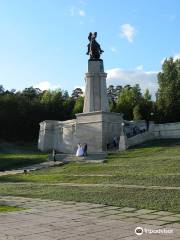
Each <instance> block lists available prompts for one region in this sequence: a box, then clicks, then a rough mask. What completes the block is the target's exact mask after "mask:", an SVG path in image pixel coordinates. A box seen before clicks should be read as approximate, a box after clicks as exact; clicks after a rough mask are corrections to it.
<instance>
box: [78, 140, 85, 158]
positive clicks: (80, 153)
mask: <svg viewBox="0 0 180 240" xmlns="http://www.w3.org/2000/svg"><path fill="white" fill-rule="evenodd" d="M83 154H84V150H83V147H82V145H81V144H80V143H78V146H77V151H76V157H82V156H83Z"/></svg>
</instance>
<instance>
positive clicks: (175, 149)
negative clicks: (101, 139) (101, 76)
mask: <svg viewBox="0 0 180 240" xmlns="http://www.w3.org/2000/svg"><path fill="white" fill-rule="evenodd" d="M0 182H1V186H0V194H4V195H6V194H10V195H15V196H27V197H40V198H49V199H59V200H63V201H67V200H68V201H69V200H73V201H85V202H93V203H102V204H108V205H115V206H129V207H136V208H147V209H157V210H169V211H174V212H178V211H180V201H179V199H180V190H179V189H147V188H133V187H131V188H126V187H125V186H124V187H117V186H112V187H110V186H108V185H107V184H120V185H139V186H161V187H165V186H167V187H180V140H179V139H176V140H168V139H166V140H161V141H151V142H148V143H145V144H143V145H141V146H138V147H136V148H132V149H129V150H127V151H125V152H120V153H112V154H109V156H108V161H107V163H104V164H98V163H91V164H88V163H69V164H67V165H64V166H61V167H54V168H49V169H44V170H39V171H36V172H31V173H29V174H28V175H23V174H18V175H14V176H12V175H9V176H1V177H0ZM14 182H16V183H17V184H16V185H15V184H11V183H14ZM23 182H29V183H32V184H28V185H27V184H23ZM3 183H4V184H3ZM19 183H21V184H19ZM40 183H43V184H44V185H43V186H42V185H40ZM52 183H78V184H82V185H81V186H76V187H72V186H68V187H65V186H57V185H56V186H53V185H50V184H52ZM85 183H88V184H92V186H89V187H87V186H85V185H84V186H83V184H85ZM95 183H101V184H103V186H95V185H94V186H93V184H95ZM48 184H49V185H48Z"/></svg>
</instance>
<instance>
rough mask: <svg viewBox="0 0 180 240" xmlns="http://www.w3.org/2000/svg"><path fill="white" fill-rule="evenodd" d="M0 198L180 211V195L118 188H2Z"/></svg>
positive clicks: (166, 191)
mask: <svg viewBox="0 0 180 240" xmlns="http://www.w3.org/2000/svg"><path fill="white" fill-rule="evenodd" d="M0 194H1V195H3V194H5V195H7V194H8V195H12V196H22V197H32V198H42V199H53V200H61V201H76V202H90V203H100V204H106V205H112V206H119V207H134V208H137V209H141V208H147V209H156V210H166V211H171V212H179V211H180V202H179V199H180V191H178V190H157V189H153V190H151V189H135V188H118V187H106V186H104V187H86V186H81V187H72V186H68V187H63V186H52V185H51V186H50V185H43V186H41V185H38V184H35V185H23V184H22V185H13V184H3V185H0Z"/></svg>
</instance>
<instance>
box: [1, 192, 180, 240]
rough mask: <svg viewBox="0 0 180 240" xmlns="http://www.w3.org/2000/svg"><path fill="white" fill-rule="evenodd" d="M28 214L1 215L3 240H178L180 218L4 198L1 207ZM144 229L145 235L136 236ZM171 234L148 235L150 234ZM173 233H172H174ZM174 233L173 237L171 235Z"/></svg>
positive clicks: (177, 216)
mask: <svg viewBox="0 0 180 240" xmlns="http://www.w3.org/2000/svg"><path fill="white" fill-rule="evenodd" d="M2 204H9V205H15V206H20V207H24V208H27V209H26V210H23V211H19V212H11V213H1V214H0V240H119V239H122V240H136V239H143V240H166V239H168V240H177V239H179V238H180V222H179V223H178V221H180V214H173V213H170V212H165V211H159V212H158V211H155V210H146V209H141V210H136V209H134V208H127V207H126V208H118V207H113V206H104V205H100V204H90V203H75V202H66V203H64V202H60V201H50V200H40V199H31V198H22V197H10V196H7V197H5V196H1V197H0V205H2ZM136 227H141V228H142V229H143V231H144V233H143V234H142V235H141V236H137V235H136V234H135V228H136ZM148 230H149V231H158V232H160V231H161V232H163V231H169V233H151V234H150V233H146V232H147V231H148ZM172 231H173V233H172ZM170 232H171V233H170Z"/></svg>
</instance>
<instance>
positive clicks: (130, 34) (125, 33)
mask: <svg viewBox="0 0 180 240" xmlns="http://www.w3.org/2000/svg"><path fill="white" fill-rule="evenodd" d="M135 34H136V29H135V28H134V27H133V26H132V25H130V24H128V23H126V24H123V25H121V36H122V37H124V38H126V39H127V40H128V41H129V42H133V40H134V36H135Z"/></svg>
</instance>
